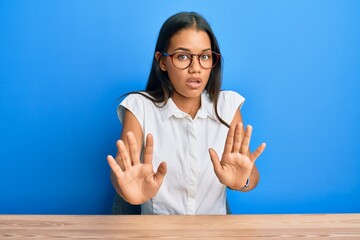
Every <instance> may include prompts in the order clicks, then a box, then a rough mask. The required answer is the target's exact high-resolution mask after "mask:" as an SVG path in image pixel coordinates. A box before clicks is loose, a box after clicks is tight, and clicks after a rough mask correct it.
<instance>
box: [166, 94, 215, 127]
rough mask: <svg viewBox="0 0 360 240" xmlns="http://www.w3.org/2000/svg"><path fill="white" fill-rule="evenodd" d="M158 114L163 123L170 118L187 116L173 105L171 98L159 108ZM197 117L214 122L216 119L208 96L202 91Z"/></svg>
mask: <svg viewBox="0 0 360 240" xmlns="http://www.w3.org/2000/svg"><path fill="white" fill-rule="evenodd" d="M160 113H161V117H162V119H163V121H165V120H166V119H168V118H170V117H171V116H174V117H176V118H184V117H186V116H188V114H187V113H184V112H183V111H181V110H180V109H179V108H178V107H177V106H176V105H175V103H174V101H173V100H172V99H171V98H169V100H168V101H167V103H166V105H165V106H163V107H160ZM197 117H199V118H207V117H210V118H212V119H214V120H216V119H217V118H216V115H215V111H214V108H213V102H212V101H211V100H210V97H209V94H208V93H207V92H206V91H203V92H202V93H201V107H200V109H199V111H198V112H197V114H196V117H195V118H197Z"/></svg>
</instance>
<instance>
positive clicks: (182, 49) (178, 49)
mask: <svg viewBox="0 0 360 240" xmlns="http://www.w3.org/2000/svg"><path fill="white" fill-rule="evenodd" d="M208 50H211V48H206V49H203V50H202V51H203V52H205V51H208ZM176 51H185V52H191V51H190V49H188V48H183V47H179V48H176V49H175V50H174V52H176Z"/></svg>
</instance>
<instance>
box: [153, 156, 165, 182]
mask: <svg viewBox="0 0 360 240" xmlns="http://www.w3.org/2000/svg"><path fill="white" fill-rule="evenodd" d="M166 172H167V165H166V162H162V163H160V165H159V167H158V169H157V171H156V173H155V181H156V182H157V183H158V184H159V185H161V184H162V182H163V180H164V177H165V174H166Z"/></svg>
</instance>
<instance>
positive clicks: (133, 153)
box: [126, 132, 140, 165]
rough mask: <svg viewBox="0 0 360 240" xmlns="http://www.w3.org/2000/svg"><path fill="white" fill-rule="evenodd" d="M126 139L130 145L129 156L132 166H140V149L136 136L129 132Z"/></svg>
mask: <svg viewBox="0 0 360 240" xmlns="http://www.w3.org/2000/svg"><path fill="white" fill-rule="evenodd" d="M126 137H127V140H128V144H129V154H130V161H131V162H132V165H136V164H140V157H139V152H138V147H137V143H136V139H135V136H134V134H133V133H132V132H128V133H127V134H126ZM131 162H130V163H131Z"/></svg>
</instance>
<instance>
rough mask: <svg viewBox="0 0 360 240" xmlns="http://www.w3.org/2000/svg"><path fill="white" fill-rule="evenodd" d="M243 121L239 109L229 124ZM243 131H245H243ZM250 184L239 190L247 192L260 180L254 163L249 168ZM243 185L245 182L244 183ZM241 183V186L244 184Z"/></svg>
mask: <svg viewBox="0 0 360 240" xmlns="http://www.w3.org/2000/svg"><path fill="white" fill-rule="evenodd" d="M239 122H240V123H243V119H242V115H241V112H240V109H239V110H237V111H236V113H235V115H234V118H233V120H232V122H231V124H230V126H233V127H236V124H237V123H239ZM244 132H245V131H244ZM242 138H244V136H242ZM247 155H248V157H249V158H250V147H249V151H248V154H247ZM249 177H250V184H249V187H247V188H245V189H243V190H241V191H242V192H248V191H250V190H252V189H254V188H255V187H256V186H257V185H258V183H259V181H260V174H259V171H258V169H257V167H256V165H255V163H254V166H253V169H252V170H251V174H250V176H249ZM244 185H245V184H244ZM244 185H243V186H244Z"/></svg>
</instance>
